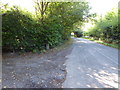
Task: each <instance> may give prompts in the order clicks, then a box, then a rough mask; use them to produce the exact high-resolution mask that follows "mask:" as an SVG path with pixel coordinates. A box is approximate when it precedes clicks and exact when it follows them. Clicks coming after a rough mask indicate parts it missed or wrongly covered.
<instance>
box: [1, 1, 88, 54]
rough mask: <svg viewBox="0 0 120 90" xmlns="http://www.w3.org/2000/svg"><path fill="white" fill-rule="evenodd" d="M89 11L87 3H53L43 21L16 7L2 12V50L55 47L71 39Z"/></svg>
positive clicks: (35, 50) (31, 49)
mask: <svg viewBox="0 0 120 90" xmlns="http://www.w3.org/2000/svg"><path fill="white" fill-rule="evenodd" d="M88 10H89V7H88V5H87V3H86V2H80V3H70V2H68V3H67V2H66V3H65V2H59V3H58V2H51V3H49V6H48V7H47V9H46V11H45V14H44V15H45V17H44V18H43V19H42V21H40V19H39V18H36V17H35V15H33V14H31V13H29V12H28V11H25V10H21V9H20V8H19V7H16V6H14V7H11V8H9V9H3V10H2V13H3V17H2V19H3V22H2V24H3V25H2V27H3V28H2V37H3V42H2V47H3V51H4V50H11V51H13V50H15V51H33V52H38V51H42V50H44V49H46V45H49V47H50V48H53V47H55V46H57V45H59V44H60V43H63V42H64V41H65V40H68V39H69V38H70V33H71V31H72V28H73V24H74V23H76V22H79V21H81V22H83V21H84V18H83V16H84V17H85V15H87V12H88ZM37 15H38V14H37Z"/></svg>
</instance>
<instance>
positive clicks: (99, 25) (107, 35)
mask: <svg viewBox="0 0 120 90" xmlns="http://www.w3.org/2000/svg"><path fill="white" fill-rule="evenodd" d="M119 12H120V10H119ZM118 24H119V23H118V9H113V10H112V11H110V12H107V14H106V15H105V16H104V17H103V18H100V19H99V20H98V21H97V22H96V24H95V25H94V27H91V28H90V29H89V31H88V32H87V33H88V34H89V36H91V37H94V38H95V39H99V38H101V39H102V40H104V41H106V42H110V43H119V41H120V40H119V38H120V30H119V29H118Z"/></svg>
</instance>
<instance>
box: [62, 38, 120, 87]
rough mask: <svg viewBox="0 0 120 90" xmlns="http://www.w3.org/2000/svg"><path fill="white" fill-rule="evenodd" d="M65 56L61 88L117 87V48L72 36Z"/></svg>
mask: <svg viewBox="0 0 120 90" xmlns="http://www.w3.org/2000/svg"><path fill="white" fill-rule="evenodd" d="M73 39H74V44H73V50H72V52H71V54H69V55H68V56H66V57H67V58H68V59H67V61H66V62H65V65H66V70H67V76H66V80H65V81H64V83H63V88H118V50H117V49H114V48H111V47H108V46H104V45H101V44H98V43H95V42H93V41H89V40H86V39H82V38H73Z"/></svg>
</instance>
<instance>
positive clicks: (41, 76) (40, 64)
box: [2, 45, 72, 88]
mask: <svg viewBox="0 0 120 90" xmlns="http://www.w3.org/2000/svg"><path fill="white" fill-rule="evenodd" d="M71 50H72V47H71V45H69V48H68V47H67V48H63V49H60V50H54V49H52V50H49V51H48V52H46V53H42V54H32V53H26V54H22V55H18V54H10V53H9V54H4V55H3V61H2V87H3V88H61V85H62V83H63V82H64V80H65V76H66V70H65V67H66V66H65V64H64V63H65V61H66V59H67V58H66V57H65V56H66V55H68V54H69V53H70V52H71Z"/></svg>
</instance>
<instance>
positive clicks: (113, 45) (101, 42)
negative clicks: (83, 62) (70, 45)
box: [82, 37, 120, 49]
mask: <svg viewBox="0 0 120 90" xmlns="http://www.w3.org/2000/svg"><path fill="white" fill-rule="evenodd" d="M82 38H84V39H88V40H90V41H95V42H97V43H100V44H103V45H106V46H110V47H113V48H117V49H120V45H118V44H112V43H107V42H104V41H101V40H95V39H92V38H85V37H82Z"/></svg>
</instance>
